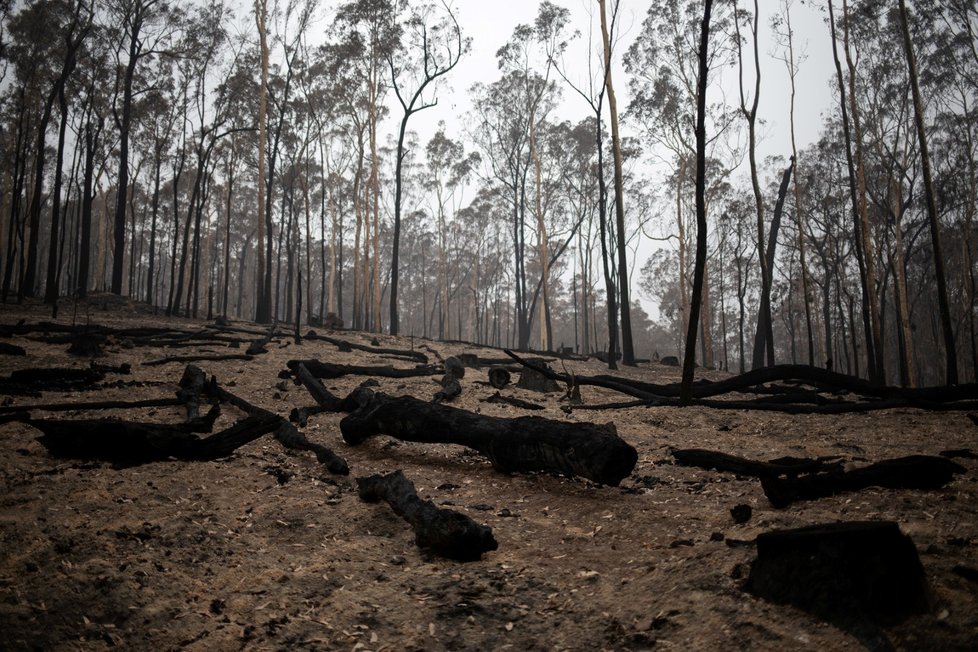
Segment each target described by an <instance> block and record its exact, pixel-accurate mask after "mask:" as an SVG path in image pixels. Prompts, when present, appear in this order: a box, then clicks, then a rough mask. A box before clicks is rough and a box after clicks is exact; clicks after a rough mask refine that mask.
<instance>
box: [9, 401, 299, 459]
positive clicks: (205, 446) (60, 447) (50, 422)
mask: <svg viewBox="0 0 978 652" xmlns="http://www.w3.org/2000/svg"><path fill="white" fill-rule="evenodd" d="M219 414H220V408H219V407H217V406H214V407H213V408H211V410H210V412H208V414H207V415H206V416H205V417H201V418H198V419H195V420H193V421H191V422H189V423H186V424H162V423H140V422H134V421H124V420H121V419H71V420H65V419H29V420H28V421H27V423H28V424H29V425H31V426H33V427H34V428H37V429H38V430H40V431H41V432H42V433H44V434H43V435H41V436H40V437H38V441H39V442H40V443H41V444H42V445H43V446H44V447H45V448H47V450H48V452H50V453H51V454H52V455H54V456H55V457H64V458H72V459H96V460H103V461H107V462H112V463H116V464H125V465H135V464H145V463H147V462H156V461H161V460H166V459H171V458H175V459H180V460H187V461H208V460H215V459H218V458H221V457H227V456H228V455H230V454H231V453H232V452H234V451H235V450H237V449H238V448H240V447H241V446H243V445H245V444H247V443H249V442H251V441H254V440H255V439H258V438H259V437H261V436H262V435H265V434H267V433H269V432H272V431H274V430H275V428H277V427H278V421H280V420H278V421H276V420H272V419H268V418H264V417H248V418H246V419H242V420H241V421H238V422H237V423H235V424H234V425H232V426H230V427H229V428H226V429H224V430H222V431H220V432H217V433H214V434H213V435H210V436H208V437H204V438H201V437H199V436H198V435H197V434H196V433H198V432H209V431H210V430H211V429H212V428H213V425H214V421H215V420H216V419H217V416H218V415H219Z"/></svg>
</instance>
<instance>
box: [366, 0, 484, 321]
mask: <svg viewBox="0 0 978 652" xmlns="http://www.w3.org/2000/svg"><path fill="white" fill-rule="evenodd" d="M445 7H446V11H447V12H448V16H447V17H446V19H445V20H444V21H443V22H442V23H440V24H437V25H436V26H435V29H434V30H433V33H434V34H445V37H444V38H445V42H444V43H439V42H438V39H437V37H436V39H435V40H434V41H432V40H431V38H432V35H431V34H429V31H428V25H427V16H425V15H421V14H415V15H414V16H412V17H411V19H410V20H409V21H408V25H409V26H410V27H411V28H413V29H414V30H415V31H417V32H418V36H419V37H420V39H421V42H420V48H421V76H420V79H418V80H417V87H416V89H415V90H414V92H413V93H411V95H410V97H409V98H408V97H407V96H406V93H405V92H404V91H402V89H401V86H400V85H399V84H398V83H397V78H398V76H399V73H400V72H401V71H402V69H401V68H400V67H399V66H397V65H396V64H395V63H394V55H395V52H394V51H389V52H388V53H387V63H388V65H389V66H390V71H391V82H392V84H393V86H394V94H395V95H396V96H397V101H398V102H400V104H401V108H402V109H403V110H404V115H403V116H402V117H401V127H400V131H399V132H398V135H397V159H396V164H395V171H394V241H393V245H392V247H393V249H392V251H391V280H390V332H391V335H397V333H398V330H399V328H400V320H399V317H398V313H397V299H398V296H397V289H398V287H397V283H398V257H399V248H400V239H401V185H402V183H401V177H402V170H403V165H404V157H405V156H406V154H407V152H406V151H405V149H404V136H405V134H406V133H407V124H408V120H409V119H410V118H411V116H412V115H414V114H415V113H418V112H419V111H423V110H424V109H427V108H429V107H432V106H435V104H437V103H438V100H437V98H436V99H433V100H432V101H430V102H426V101H425V100H424V99H422V94H423V93H424V91H425V89H426V88H428V87H429V86H430V85H431V84H433V83H434V82H436V81H437V80H438V78H439V77H442V76H444V75H445V74H447V73H448V72H449V71H450V70H451V69H452V68H454V67H455V66H456V64H458V62H459V59H461V57H462V54H464V53H465V51H466V50H467V49H468V41H467V40H463V39H462V31H461V29H460V28H459V26H458V21H457V20H456V18H455V14H454V13H453V12H452V10H451V7H450V6H449V5H445ZM446 29H447V31H444V30H446ZM452 42H454V49H453V45H452ZM443 48H444V49H445V51H446V54H445V58H444V60H442V58H441V56H440V55H439V52H440V51H441V50H442V49H443ZM419 102H420V104H419ZM375 255H376V253H375ZM375 282H379V281H375Z"/></svg>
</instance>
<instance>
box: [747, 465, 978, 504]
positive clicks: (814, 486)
mask: <svg viewBox="0 0 978 652" xmlns="http://www.w3.org/2000/svg"><path fill="white" fill-rule="evenodd" d="M966 471H967V469H965V468H964V467H963V466H961V465H960V464H958V463H957V462H952V461H951V460H949V459H947V458H946V457H935V456H931V455H910V456H907V457H898V458H894V459H890V460H883V461H882V462H876V463H875V464H870V465H869V466H865V467H862V468H859V469H853V470H851V471H835V472H830V473H816V474H812V475H803V476H799V477H794V478H776V477H773V476H766V477H761V487H762V488H763V489H764V495H766V496H767V498H768V500H769V501H771V504H772V505H774V506H775V507H787V506H788V505H790V504H791V503H793V502H795V501H799V500H817V499H818V498H825V497H827V496H834V495H835V494H839V493H844V492H848V491H859V490H860V489H865V488H866V487H873V486H876V487H885V488H887V489H940V488H941V487H943V486H944V485H946V484H947V483H948V482H950V481H951V480H953V479H954V474H956V473H965V472H966Z"/></svg>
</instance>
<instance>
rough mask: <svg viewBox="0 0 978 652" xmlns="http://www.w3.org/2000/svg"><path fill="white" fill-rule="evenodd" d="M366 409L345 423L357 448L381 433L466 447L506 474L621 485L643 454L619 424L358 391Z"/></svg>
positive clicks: (345, 430) (346, 437)
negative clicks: (511, 414)
mask: <svg viewBox="0 0 978 652" xmlns="http://www.w3.org/2000/svg"><path fill="white" fill-rule="evenodd" d="M355 394H359V396H358V399H359V400H360V402H361V407H360V408H359V409H357V410H355V411H354V412H352V413H351V414H349V415H348V416H346V417H344V418H343V420H342V421H340V431H341V432H342V433H343V439H344V440H345V441H346V442H347V443H348V444H351V445H357V444H360V443H361V442H363V441H364V440H366V439H368V438H370V437H372V436H375V435H380V434H385V435H388V436H391V437H395V438H397V439H401V440H404V441H413V442H422V443H433V444H460V445H462V446H468V447H469V448H473V449H475V450H476V451H478V452H480V453H482V454H483V455H485V456H486V457H487V458H489V461H490V462H491V463H492V465H493V467H494V468H495V469H496V470H498V471H501V472H503V473H510V472H522V471H555V472H558V473H563V474H565V475H568V476H580V477H582V478H587V479H589V480H592V481H594V482H599V483H601V484H607V485H612V486H615V485H617V484H618V483H620V482H621V481H622V479H624V478H626V477H628V475H629V474H630V473H631V472H632V469H633V468H635V463H636V462H637V461H638V453H637V452H636V451H635V449H634V448H632V446H630V445H629V444H628V443H627V442H625V441H624V440H622V439H621V438H620V437H619V436H618V434H617V431H616V429H615V426H614V424H606V425H598V424H593V423H568V422H563V421H552V420H549V419H544V418H541V417H519V418H516V419H504V418H500V417H490V416H485V415H480V414H475V413H474V412H468V411H466V410H460V409H457V408H452V407H448V406H445V405H438V404H432V403H427V402H424V401H420V400H418V399H416V398H413V397H410V396H402V397H390V396H386V395H384V394H381V393H373V392H371V391H370V390H358V392H355Z"/></svg>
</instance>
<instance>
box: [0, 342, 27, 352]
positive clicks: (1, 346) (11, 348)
mask: <svg viewBox="0 0 978 652" xmlns="http://www.w3.org/2000/svg"><path fill="white" fill-rule="evenodd" d="M0 355H27V351H26V350H25V349H24V347H22V346H17V345H16V344H8V343H7V342H0Z"/></svg>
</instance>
